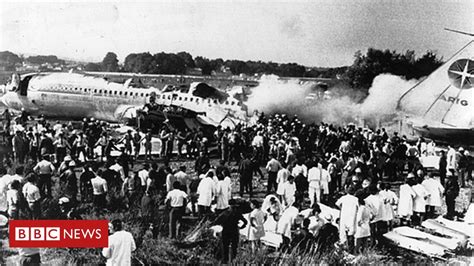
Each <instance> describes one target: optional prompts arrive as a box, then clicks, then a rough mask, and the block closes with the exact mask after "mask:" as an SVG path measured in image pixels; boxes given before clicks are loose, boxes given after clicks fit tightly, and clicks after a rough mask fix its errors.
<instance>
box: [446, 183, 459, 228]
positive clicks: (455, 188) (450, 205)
mask: <svg viewBox="0 0 474 266" xmlns="http://www.w3.org/2000/svg"><path fill="white" fill-rule="evenodd" d="M444 195H445V196H446V207H447V213H446V216H445V217H446V219H449V220H453V219H454V217H455V216H456V212H455V210H456V208H455V207H456V198H457V197H458V195H459V184H458V180H457V177H456V176H455V175H451V176H449V179H448V181H447V182H446V190H445V192H444Z"/></svg>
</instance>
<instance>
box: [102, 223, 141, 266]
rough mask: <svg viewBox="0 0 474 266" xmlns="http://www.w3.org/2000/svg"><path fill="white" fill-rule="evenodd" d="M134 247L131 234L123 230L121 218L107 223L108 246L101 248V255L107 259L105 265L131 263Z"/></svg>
mask: <svg viewBox="0 0 474 266" xmlns="http://www.w3.org/2000/svg"><path fill="white" fill-rule="evenodd" d="M136 248H137V247H136V245H135V240H134V239H133V235H132V234H131V233H130V232H127V231H125V230H123V225H122V221H121V220H119V219H117V220H113V221H112V223H109V246H108V247H106V248H104V249H102V255H103V256H104V257H105V258H106V259H107V263H106V265H107V266H112V265H132V252H133V251H135V249H136Z"/></svg>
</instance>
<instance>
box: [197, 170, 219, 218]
mask: <svg viewBox="0 0 474 266" xmlns="http://www.w3.org/2000/svg"><path fill="white" fill-rule="evenodd" d="M213 177H214V173H213V172H211V171H209V172H208V173H207V174H206V177H205V178H203V179H202V180H201V182H200V183H199V186H198V189H197V194H198V195H199V197H198V201H197V204H198V209H199V216H201V218H202V217H205V216H207V215H208V214H209V212H210V211H211V203H212V199H213V197H214V196H215V195H216V187H215V184H216V183H215V182H214V180H213Z"/></svg>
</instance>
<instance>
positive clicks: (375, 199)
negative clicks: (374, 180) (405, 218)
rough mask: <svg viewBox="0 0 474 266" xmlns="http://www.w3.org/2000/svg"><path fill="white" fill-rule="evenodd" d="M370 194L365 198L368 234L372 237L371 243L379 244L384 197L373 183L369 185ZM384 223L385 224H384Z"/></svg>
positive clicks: (382, 222) (382, 224) (382, 225)
mask: <svg viewBox="0 0 474 266" xmlns="http://www.w3.org/2000/svg"><path fill="white" fill-rule="evenodd" d="M369 192H370V196H368V197H367V198H365V200H364V202H365V205H366V206H367V207H368V208H369V212H370V217H371V218H370V221H369V223H370V235H371V237H372V245H375V244H376V243H377V244H379V243H380V241H381V238H382V233H383V231H382V230H381V229H383V228H384V227H385V228H386V223H385V221H383V214H384V205H385V198H383V195H381V194H380V193H379V190H378V189H377V187H376V186H375V185H370V186H369ZM384 223H385V226H384Z"/></svg>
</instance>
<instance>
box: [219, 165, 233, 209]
mask: <svg viewBox="0 0 474 266" xmlns="http://www.w3.org/2000/svg"><path fill="white" fill-rule="evenodd" d="M217 178H218V180H219V181H217V188H216V213H217V214H219V213H221V212H223V211H225V210H226V209H227V208H229V200H230V198H231V195H232V189H231V183H230V182H228V181H227V180H226V177H224V175H221V174H219V175H217Z"/></svg>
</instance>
